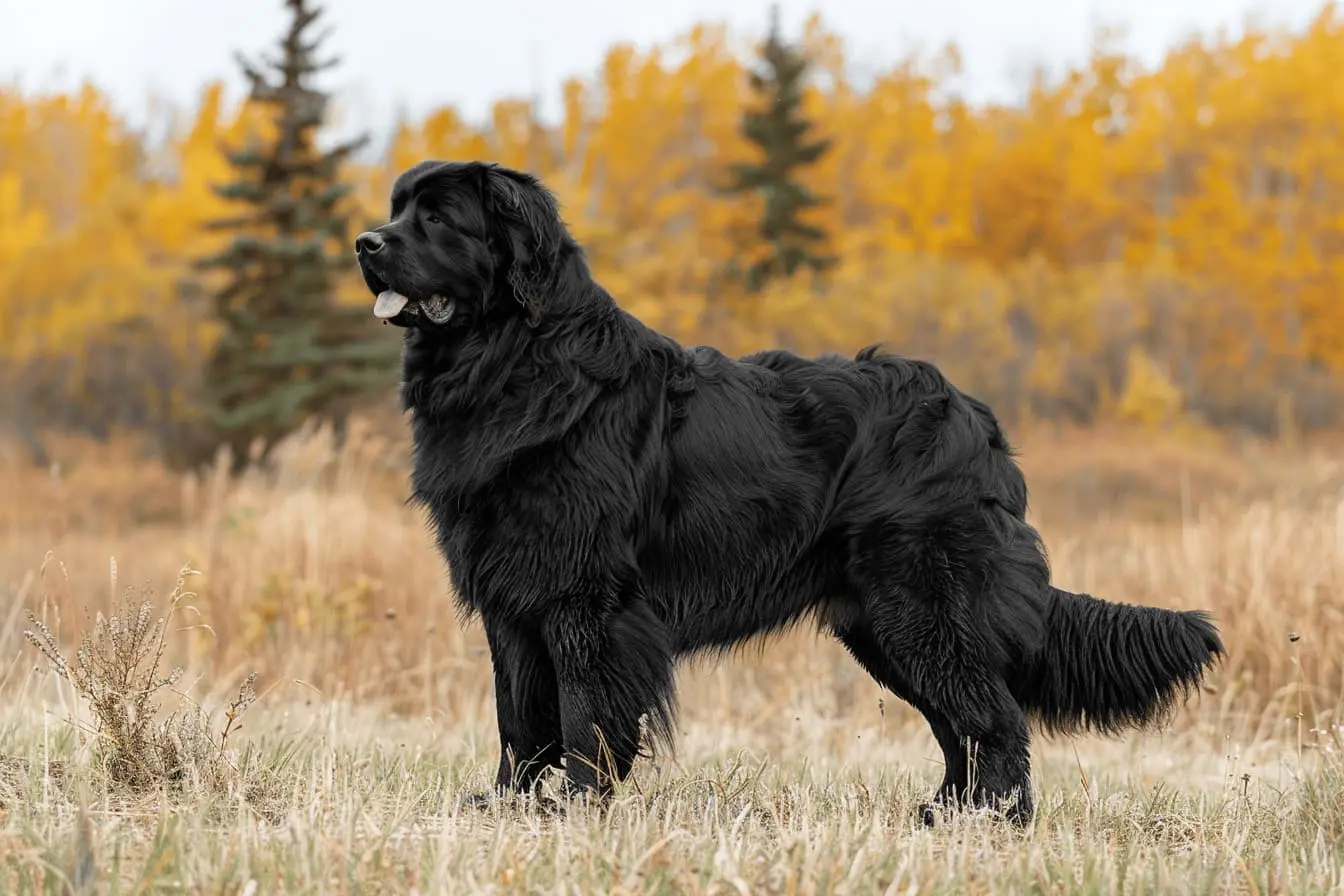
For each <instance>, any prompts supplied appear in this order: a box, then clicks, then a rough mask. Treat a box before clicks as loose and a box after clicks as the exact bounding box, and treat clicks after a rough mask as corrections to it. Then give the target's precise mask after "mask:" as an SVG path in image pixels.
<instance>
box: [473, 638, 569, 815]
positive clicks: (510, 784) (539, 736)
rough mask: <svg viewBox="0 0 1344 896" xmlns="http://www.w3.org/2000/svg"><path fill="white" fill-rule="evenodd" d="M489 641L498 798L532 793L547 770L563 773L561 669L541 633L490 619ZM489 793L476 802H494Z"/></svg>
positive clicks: (478, 797)
mask: <svg viewBox="0 0 1344 896" xmlns="http://www.w3.org/2000/svg"><path fill="white" fill-rule="evenodd" d="M485 633H486V638H487V639H488V641H489V644H490V661H491V664H492V665H493V666H494V673H495V715H496V720H497V722H498V725H499V751H500V756H499V770H498V772H497V773H496V775H495V794H494V795H495V796H502V795H505V794H508V793H510V792H517V793H526V792H529V791H531V790H532V789H533V788H534V787H535V786H536V783H537V780H538V779H539V778H540V777H541V775H542V773H543V772H545V771H546V769H547V768H552V767H554V768H559V767H560V759H561V756H562V748H563V746H562V742H563V733H562V731H561V727H560V696H559V690H558V687H557V684H556V677H555V667H554V666H553V665H552V663H551V658H550V656H549V654H548V653H547V652H546V642H545V640H544V639H543V638H542V636H541V633H540V632H537V631H532V630H528V629H527V628H524V627H521V626H519V625H517V624H516V623H513V622H502V621H499V620H492V619H487V620H486V623H485ZM490 799H491V796H490V795H488V794H474V795H472V796H471V797H470V802H472V803H477V804H485V803H488V802H489V801H490Z"/></svg>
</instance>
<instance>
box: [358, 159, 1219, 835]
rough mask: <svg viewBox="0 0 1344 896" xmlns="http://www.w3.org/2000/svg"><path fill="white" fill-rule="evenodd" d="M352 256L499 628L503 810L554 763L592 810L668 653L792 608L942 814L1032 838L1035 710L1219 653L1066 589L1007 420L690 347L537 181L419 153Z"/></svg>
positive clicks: (1155, 617)
mask: <svg viewBox="0 0 1344 896" xmlns="http://www.w3.org/2000/svg"><path fill="white" fill-rule="evenodd" d="M356 252H357V257H358V260H359V264H360V268H361V270H362V272H363V275H364V278H365V280H366V282H367V283H368V286H369V288H370V289H371V290H372V291H373V292H374V293H375V294H377V295H379V296H381V298H380V299H379V302H378V307H379V309H380V310H379V314H380V316H382V317H384V318H387V319H389V320H390V321H391V322H392V323H394V324H397V325H399V326H401V327H404V328H405V332H404V340H405V344H404V353H403V360H404V370H403V382H402V384H401V392H402V397H403V402H404V405H405V407H406V408H407V409H409V410H410V411H411V427H412V433H413V436H414V457H413V462H414V471H413V474H412V483H413V490H414V496H415V499H416V500H418V501H419V502H420V503H422V504H423V505H424V506H425V507H426V508H427V510H428V514H429V517H430V519H431V521H432V525H433V530H434V532H435V534H436V536H437V540H438V545H439V547H440V549H441V550H442V553H443V556H444V558H445V560H446V562H447V565H448V569H449V573H450V576H451V579H452V581H453V584H454V586H455V590H456V592H457V596H458V599H459V600H460V602H461V604H462V606H463V607H464V608H465V609H466V610H467V611H468V612H471V613H475V614H479V616H480V618H481V620H482V621H483V623H484V626H485V631H486V634H487V636H488V640H489V645H490V650H491V658H492V661H493V665H494V680H495V700H496V708H497V712H498V721H499V737H500V744H501V757H500V764H499V773H498V778H497V781H496V784H497V787H498V788H500V791H501V792H507V791H509V790H527V789H530V788H531V787H532V786H533V785H534V784H535V783H536V781H537V779H538V777H539V775H540V773H541V772H542V771H543V770H545V769H546V768H547V767H562V763H561V760H562V757H563V758H564V760H565V761H564V763H563V768H564V769H565V777H566V781H567V782H568V785H569V786H570V788H571V789H583V790H587V791H590V792H592V791H596V792H597V793H598V794H604V793H606V792H608V790H609V788H610V786H611V783H612V780H613V778H615V779H621V778H624V777H625V776H626V775H627V774H628V773H629V772H630V769H631V766H632V764H633V762H634V760H635V758H636V756H637V754H638V751H639V749H640V747H641V721H642V720H644V721H646V722H647V723H648V730H649V732H650V733H651V734H652V735H653V737H654V738H655V739H656V738H662V739H667V738H670V737H671V735H672V727H673V713H674V705H675V700H674V687H673V666H674V663H675V661H676V660H677V659H678V658H679V657H682V656H684V655H687V654H690V653H693V652H696V651H713V650H724V649H728V648H730V647H732V646H734V645H737V644H740V643H742V642H744V641H745V640H747V639H749V638H752V637H753V636H757V635H762V634H766V633H771V632H778V631H781V630H783V629H785V628H787V627H789V626H791V625H793V624H795V623H798V622H800V621H802V620H805V619H810V620H813V621H815V622H816V624H818V625H819V626H820V627H821V628H822V629H823V630H825V631H828V632H830V633H832V634H834V636H835V637H837V638H838V639H839V640H840V641H841V643H843V644H844V645H845V647H846V648H848V650H849V652H850V653H851V654H853V656H854V658H855V659H856V660H857V661H858V662H859V663H860V664H862V666H863V667H864V668H865V669H866V670H867V671H868V672H869V673H870V674H871V675H872V677H873V678H874V679H876V680H877V682H879V683H880V684H881V685H882V686H884V687H885V688H887V689H889V690H890V691H891V692H892V693H894V694H896V695H897V696H899V697H901V698H902V699H904V700H906V701H908V702H909V703H911V704H912V705H913V706H915V707H916V708H918V710H919V711H920V712H921V713H922V714H923V715H924V716H925V718H927V719H928V722H929V725H930V726H931V727H932V729H933V733H934V735H935V736H936V738H937V740H938V743H939V744H940V746H941V747H942V751H943V754H944V757H945V760H946V772H945V775H944V778H943V782H942V784H941V786H940V787H939V788H938V792H937V794H936V797H935V798H936V799H938V800H940V801H944V802H947V803H949V804H960V803H964V802H967V801H969V802H970V803H972V804H975V805H989V806H994V807H997V808H999V809H1001V810H1004V811H1007V812H1008V813H1009V814H1010V816H1011V817H1013V818H1015V819H1016V820H1018V821H1026V820H1027V819H1029V818H1030V817H1031V813H1032V797H1031V790H1030V767H1029V766H1030V752H1029V726H1030V723H1031V722H1035V723H1037V725H1038V726H1039V727H1041V728H1043V729H1044V730H1046V731H1053V732H1063V733H1076V732H1079V731H1082V730H1092V731H1096V732H1101V733H1112V732H1116V731H1119V730H1121V729H1123V728H1126V727H1144V726H1147V725H1150V724H1155V723H1157V722H1159V721H1160V720H1161V719H1163V718H1164V717H1165V716H1166V715H1167V714H1168V713H1169V712H1170V711H1171V710H1172V709H1173V708H1174V707H1175V705H1176V704H1177V701H1178V699H1179V698H1180V697H1181V696H1182V695H1183V694H1185V693H1186V692H1188V691H1189V690H1191V689H1193V688H1195V687H1196V686H1197V685H1198V684H1199V683H1200V681H1201V679H1202V676H1203V674H1204V672H1205V670H1206V667H1209V666H1211V665H1213V664H1214V663H1215V662H1216V661H1217V659H1218V658H1219V657H1220V656H1221V655H1222V653H1223V646H1222V643H1221V641H1220V638H1219V635H1218V633H1217V630H1216V629H1215V628H1214V626H1213V625H1212V624H1211V622H1210V621H1209V619H1208V617H1207V616H1206V615H1204V614H1202V613H1198V612H1175V611H1171V610H1165V609H1158V608H1152V607H1141V606H1131V605H1126V604H1118V603H1109V602H1104V601H1101V600H1097V599H1095V598H1092V597H1089V596H1086V595H1079V594H1071V593H1069V592H1067V591H1064V590H1061V589H1059V588H1056V587H1053V586H1052V585H1051V583H1050V575H1049V569H1048V566H1047V562H1046V557H1045V554H1044V550H1043V548H1042V546H1041V544H1040V541H1039V538H1038V535H1037V533H1036V531H1035V530H1034V529H1033V528H1032V527H1031V526H1030V525H1028V523H1027V522H1026V520H1025V516H1026V511H1027V487H1026V484H1025V482H1024V480H1023V476H1022V473H1021V471H1020V470H1019V468H1018V466H1017V464H1016V463H1015V461H1014V459H1013V456H1012V452H1011V450H1010V448H1009V445H1008V441H1007V439H1006V438H1005V437H1004V434H1003V431H1002V430H1001V429H1000V427H999V424H998V423H997V422H996V420H995V418H994V415H993V414H992V413H991V411H990V409H989V408H988V407H986V406H985V405H984V404H982V403H981V402H979V401H977V400H976V399H974V398H972V397H970V396H968V395H966V394H964V393H962V392H960V391H958V390H957V389H956V388H955V387H954V386H953V385H952V384H951V383H949V382H948V381H947V380H946V379H945V378H944V377H943V376H942V375H941V374H940V373H939V371H938V370H937V369H936V368H935V367H934V366H933V365H931V364H928V363H924V362H921V361H914V360H907V359H904V358H900V357H892V356H888V355H884V354H880V353H879V352H878V351H876V350H874V349H865V350H864V351H862V352H860V353H859V354H858V355H857V356H856V357H855V358H854V360H848V359H845V358H841V357H838V356H827V357H823V358H820V359H817V360H810V359H804V358H801V357H798V356H796V355H793V354H791V353H789V352H785V351H765V352H759V353H756V354H753V355H750V356H747V357H744V358H742V359H740V360H735V359H732V358H729V357H726V356H725V355H723V354H721V353H719V352H718V351H715V350H714V349H712V348H703V347H700V348H684V347H682V346H680V345H678V344H677V343H675V342H674V341H673V340H671V339H669V338H667V337H665V336H663V335H660V334H658V333H656V332H654V331H652V330H650V329H649V328H647V327H645V326H644V325H642V324H641V323H640V322H639V321H638V320H636V319H635V318H634V317H632V316H630V315H629V314H627V313H626V312H624V311H622V310H621V309H620V308H619V307H618V306H617V305H616V303H615V301H613V299H612V297H611V296H610V295H609V294H608V293H607V292H606V291H605V290H604V289H603V288H602V287H601V286H600V285H598V284H597V283H596V282H595V281H594V280H593V279H592V277H591V276H590V274H589V269H588V266H587V264H586V262H585V260H584V255H583V252H582V250H581V249H580V247H579V246H578V245H577V244H576V243H575V241H574V240H573V238H572V237H571V236H570V234H569V232H568V231H567V229H566V227H565V225H564V224H563V223H562V220H561V217H560V214H559V211H558V208H557V205H556V203H555V200H554V199H553V197H552V196H551V194H550V193H549V192H548V191H547V190H546V188H545V187H543V186H542V185H541V184H540V183H539V182H538V181H537V180H535V179H534V178H533V177H531V176H529V175H527V174H524V173H521V172H517V171H513V170H509V169H507V168H503V167H499V166H496V165H491V164H484V163H476V162H472V163H451V162H437V161H426V162H422V163H420V164H418V165H416V166H415V167H413V168H411V169H409V170H408V171H406V172H405V173H404V174H402V175H401V177H400V178H399V179H398V180H397V182H396V184H395V186H394V188H393V191H392V205H391V219H390V221H389V222H388V223H387V224H385V225H383V226H381V227H379V228H378V229H377V230H376V231H373V232H370V233H365V234H361V235H360V237H359V239H358V240H357V242H356ZM385 300H386V302H385ZM393 312H395V313H393ZM925 814H926V817H930V815H929V808H928V807H926V809H925Z"/></svg>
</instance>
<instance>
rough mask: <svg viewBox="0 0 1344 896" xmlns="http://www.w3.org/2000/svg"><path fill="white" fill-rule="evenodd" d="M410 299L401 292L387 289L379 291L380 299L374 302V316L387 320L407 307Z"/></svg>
mask: <svg viewBox="0 0 1344 896" xmlns="http://www.w3.org/2000/svg"><path fill="white" fill-rule="evenodd" d="M410 301H411V300H410V299H408V298H406V297H405V296H404V295H402V294H401V293H399V292H393V291H392V290H390V289H385V290H383V291H382V292H380V293H378V301H376V302H374V303H373V316H374V317H381V318H382V319H383V320H387V319H388V318H389V317H396V316H397V315H398V314H400V313H401V309H403V308H405V307H406V306H407V304H409V303H410Z"/></svg>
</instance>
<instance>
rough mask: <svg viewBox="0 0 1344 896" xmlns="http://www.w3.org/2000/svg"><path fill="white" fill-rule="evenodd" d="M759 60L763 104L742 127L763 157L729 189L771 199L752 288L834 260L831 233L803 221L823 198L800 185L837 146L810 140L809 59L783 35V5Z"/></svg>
mask: <svg viewBox="0 0 1344 896" xmlns="http://www.w3.org/2000/svg"><path fill="white" fill-rule="evenodd" d="M760 56H761V62H762V66H761V68H760V69H758V70H755V71H752V72H751V73H750V78H751V88H752V92H753V93H755V94H756V97H757V99H758V104H757V106H756V107H755V108H752V109H749V110H748V111H747V112H746V113H745V114H744V115H743V117H742V126H741V129H742V133H743V135H744V136H745V137H746V138H747V139H748V140H750V141H751V142H752V143H754V144H756V145H757V146H758V147H759V148H760V150H761V155H762V158H761V160H760V161H758V162H755V163H738V164H734V165H733V166H732V167H731V168H730V169H729V176H730V184H729V186H728V190H727V191H728V192H730V193H747V192H758V193H760V194H762V195H763V196H764V199H765V211H764V213H763V214H762V216H761V220H760V222H759V224H758V226H757V228H756V233H757V235H758V236H759V238H760V240H761V242H762V243H763V244H764V245H763V246H762V247H761V248H762V249H763V250H764V252H763V253H762V255H761V256H760V257H758V258H757V259H756V260H754V261H752V262H750V263H749V264H748V265H747V266H746V270H745V272H744V276H745V280H746V284H747V286H748V288H749V289H751V290H753V291H754V290H758V289H760V288H761V287H762V286H764V285H765V283H766V282H767V281H769V280H772V279H775V278H780V277H783V278H788V277H792V276H793V274H794V273H795V272H796V271H797V270H798V269H799V268H802V267H809V268H811V269H812V270H813V271H817V272H821V271H825V270H828V269H829V268H831V267H833V266H834V265H835V263H836V259H835V257H834V256H831V255H827V254H824V252H823V251H822V249H821V247H823V246H824V245H825V243H826V234H825V233H824V232H823V231H822V230H821V229H820V228H818V227H815V226H813V225H810V224H807V223H805V222H803V221H802V219H801V215H802V213H803V212H804V211H805V210H806V209H808V208H810V207H812V206H815V205H818V204H819V203H820V202H821V201H822V200H821V199H819V198H818V197H817V196H815V195H814V194H813V193H812V192H811V191H810V190H809V189H808V188H807V187H805V186H804V185H803V184H801V183H800V182H799V181H798V179H797V174H798V169H800V168H803V167H805V166H807V165H811V164H813V163H815V162H816V161H817V160H818V159H819V158H821V156H822V155H823V154H824V153H825V152H826V150H827V149H829V148H830V145H831V141H830V140H828V139H816V140H810V141H809V140H808V132H809V131H810V130H811V129H812V125H811V123H810V122H808V121H807V119H806V118H804V117H803V111H802V101H803V84H804V79H805V76H806V75H807V70H808V65H809V61H808V59H807V56H806V55H805V54H804V52H803V51H802V50H801V49H800V48H798V47H794V46H790V45H788V44H786V43H784V41H783V39H782V38H781V37H780V31H779V8H778V7H773V8H772V10H771V21H770V34H769V36H768V38H767V39H766V41H765V44H764V46H763V47H762V48H761V54H760Z"/></svg>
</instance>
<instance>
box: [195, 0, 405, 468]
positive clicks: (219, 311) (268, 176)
mask: <svg viewBox="0 0 1344 896" xmlns="http://www.w3.org/2000/svg"><path fill="white" fill-rule="evenodd" d="M285 5H286V6H287V7H288V9H289V13H290V21H289V27H288V30H287V31H286V33H285V35H284V37H283V38H282V39H281V41H280V52H279V54H278V58H265V57H263V59H262V61H261V63H260V64H254V63H252V62H250V61H248V60H247V59H246V58H244V57H243V56H242V55H241V54H240V55H239V57H238V61H239V64H240V65H241V67H242V69H243V72H244V74H245V75H246V76H247V80H248V82H249V84H250V97H251V100H252V101H253V102H254V103H258V104H260V105H261V106H263V107H264V108H267V109H269V110H271V112H272V116H271V118H272V122H273V125H274V127H273V128H272V134H271V136H270V137H269V138H267V139H264V140H263V139H252V140H250V141H248V142H247V143H246V144H245V145H243V146H242V147H239V148H235V149H230V150H227V155H228V159H229V162H230V163H231V165H232V167H233V169H234V171H235V173H236V176H235V178H234V179H233V181H232V182H230V183H226V184H222V185H219V186H216V187H215V191H216V192H217V193H218V194H219V195H221V196H223V197H225V198H227V199H230V200H233V201H236V202H237V203H239V205H240V207H241V208H242V209H243V210H242V211H241V212H240V213H239V214H237V215H235V216H231V217H228V218H224V219H220V220H216V221H213V222H211V224H210V226H211V227H212V228H215V229H222V230H227V231H231V232H232V233H233V234H234V235H233V238H232V240H231V241H230V243H229V245H228V246H227V248H225V249H224V250H223V251H222V252H220V253H219V254H217V255H214V256H211V257H209V258H205V259H201V260H200V261H199V262H198V267H199V268H200V269H202V270H211V269H216V270H222V271H224V272H225V277H224V284H223V285H222V286H221V287H220V288H219V289H218V290H217V291H216V292H215V293H214V294H213V296H212V297H211V298H212V312H213V315H214V317H215V318H216V319H217V320H218V321H219V322H220V323H221V324H222V326H223V334H222V337H221V339H220V341H219V342H218V344H217V345H216V346H215V348H214V351H213V353H212V355H211V357H210V359H209V361H208V363H207V365H206V371H205V375H206V380H205V404H206V408H205V410H206V414H205V417H206V420H205V422H206V424H207V428H208V429H209V431H210V435H209V437H208V438H207V439H204V440H199V447H200V448H201V449H204V448H205V446H206V445H208V444H211V443H213V444H218V443H221V442H222V443H227V444H228V445H230V447H231V448H232V449H233V453H234V458H235V461H238V462H241V461H242V460H244V459H245V457H246V454H247V451H248V450H249V447H250V446H251V445H252V443H253V441H254V440H255V439H258V438H260V439H262V440H263V442H264V444H265V447H266V448H269V447H270V446H271V445H273V444H274V442H275V441H276V440H277V439H278V438H280V437H281V436H283V435H285V434H286V433H287V432H290V431H291V430H293V429H296V428H297V427H299V426H300V425H301V424H302V423H303V422H304V421H305V419H307V418H309V417H313V416H323V417H327V418H330V419H331V420H333V421H334V422H335V423H336V424H337V425H338V426H339V425H340V424H341V423H342V422H343V421H344V417H345V415H346V414H347V413H348V412H349V410H350V408H351V406H352V405H353V403H354V402H355V401H356V400H357V399H358V398H359V397H361V396H363V395H364V394H366V393H367V390H369V389H372V388H378V387H385V386H387V385H388V383H389V382H390V380H389V376H392V375H393V371H394V370H395V364H396V359H397V357H398V352H399V350H400V345H399V342H398V341H397V340H392V339H388V338H387V336H386V334H385V333H384V332H383V331H382V330H381V329H376V328H374V327H373V326H372V320H371V318H370V313H369V310H368V309H367V308H365V307H362V306H361V307H355V308H352V307H349V306H345V305H341V304H339V303H337V302H336V301H335V300H334V293H335V286H336V283H337V282H338V281H339V279H340V278H342V277H344V276H349V275H350V269H351V267H352V265H353V264H354V262H353V261H352V259H351V249H350V247H349V221H348V217H349V212H348V211H347V210H346V199H347V195H348V193H349V191H350V188H349V186H347V185H346V184H343V183H341V181H340V179H339V174H340V168H341V165H342V163H343V162H344V161H345V160H346V159H347V157H348V156H349V155H350V154H351V153H353V152H355V151H357V150H358V149H359V148H361V147H362V146H363V145H364V144H365V142H366V141H367V139H368V138H367V136H361V137H359V138H358V139H355V140H351V141H348V142H345V143H341V144H339V145H337V146H334V147H332V148H330V149H327V150H325V151H323V150H321V149H320V148H319V147H318V146H317V141H316V137H317V132H318V129H319V128H320V127H321V125H322V123H323V120H324V117H325V114H326V110H327V102H328V97H327V96H326V95H325V94H323V93H322V92H320V91H318V90H317V89H316V88H315V87H314V86H313V83H312V82H313V80H314V77H315V76H316V75H317V74H318V73H319V72H322V71H325V70H327V69H330V68H331V67H333V66H334V65H335V64H336V63H337V60H336V59H327V60H323V61H319V60H318V58H317V51H318V47H319V45H320V44H321V43H322V40H323V39H324V38H325V37H326V36H327V32H323V33H321V34H319V35H317V36H310V29H311V28H312V26H313V25H314V23H315V22H316V21H317V19H318V17H319V16H320V15H321V10H320V9H319V8H316V6H315V2H314V0H285ZM203 459H205V458H202V457H196V458H194V460H197V461H199V460H203Z"/></svg>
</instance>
